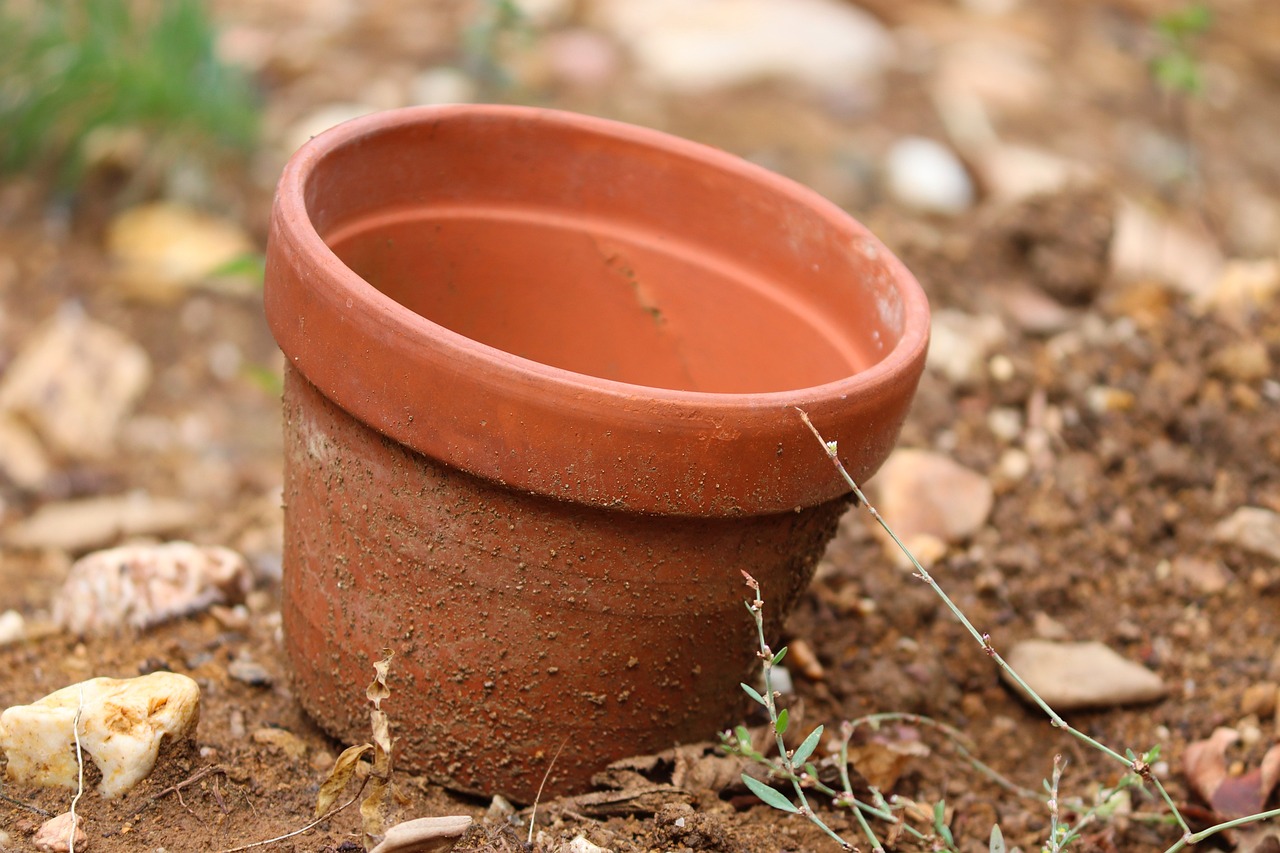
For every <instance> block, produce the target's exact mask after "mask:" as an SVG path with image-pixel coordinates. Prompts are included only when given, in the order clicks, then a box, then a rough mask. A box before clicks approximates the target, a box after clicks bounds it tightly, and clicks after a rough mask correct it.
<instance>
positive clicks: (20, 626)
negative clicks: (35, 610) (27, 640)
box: [0, 610, 27, 646]
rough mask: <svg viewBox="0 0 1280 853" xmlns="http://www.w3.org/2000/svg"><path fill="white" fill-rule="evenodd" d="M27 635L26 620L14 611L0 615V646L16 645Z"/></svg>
mask: <svg viewBox="0 0 1280 853" xmlns="http://www.w3.org/2000/svg"><path fill="white" fill-rule="evenodd" d="M26 635H27V620H25V619H23V618H22V614H21V613H19V612H18V611H16V610H6V611H5V612H3V613H0V646H7V645H9V644H10V643H16V642H18V640H21V639H22V638H23V637H25V636H26Z"/></svg>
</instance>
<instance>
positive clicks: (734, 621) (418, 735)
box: [283, 369, 848, 802]
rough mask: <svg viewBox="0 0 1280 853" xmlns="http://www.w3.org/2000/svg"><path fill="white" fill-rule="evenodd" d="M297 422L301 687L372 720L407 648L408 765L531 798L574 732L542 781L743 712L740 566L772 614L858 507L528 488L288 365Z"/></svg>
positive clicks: (318, 710) (397, 704) (576, 773)
mask: <svg viewBox="0 0 1280 853" xmlns="http://www.w3.org/2000/svg"><path fill="white" fill-rule="evenodd" d="M285 439H286V447H285V453H286V465H285V471H286V481H285V502H286V509H287V511H286V514H285V540H286V541H285V548H284V554H285V565H284V571H285V573H286V576H287V577H290V578H291V580H290V582H289V583H288V584H286V585H285V597H284V604H283V618H284V630H285V636H286V637H287V642H288V644H289V646H290V651H291V657H292V660H293V669H294V678H295V681H296V684H295V687H296V694H297V696H298V698H299V701H300V702H301V703H302V704H303V706H304V708H305V709H306V710H307V711H308V713H310V714H311V715H312V716H313V717H314V718H315V719H316V720H317V721H318V722H319V723H320V724H321V725H322V726H323V727H324V728H325V729H327V730H328V731H329V732H330V733H332V734H334V735H335V736H336V737H338V738H339V739H341V740H342V741H343V742H346V743H357V742H360V741H362V740H366V739H367V738H368V733H369V708H368V704H367V703H366V702H365V701H364V700H363V695H364V694H363V688H364V684H365V683H367V681H368V680H369V679H370V678H372V675H373V663H374V662H375V661H376V660H378V659H379V658H381V657H382V655H383V649H391V650H394V651H395V652H396V657H395V660H394V662H393V663H392V665H391V673H390V679H389V686H390V690H391V696H390V698H389V699H387V700H385V701H384V702H383V708H384V709H385V710H386V711H387V712H388V713H389V715H390V717H391V720H392V722H393V726H394V727H395V728H394V732H395V735H396V738H397V739H396V746H395V762H396V766H397V767H401V768H411V769H413V770H417V771H419V772H422V773H423V774H425V775H426V776H427V777H428V778H430V779H431V780H432V781H434V782H437V783H439V784H443V785H446V786H449V787H452V788H455V789H460V790H465V791H472V792H476V793H483V794H485V795H492V794H495V793H501V794H504V795H505V796H507V797H509V798H511V799H513V800H515V801H517V802H530V801H532V800H533V799H534V797H535V795H536V793H537V791H538V787H539V784H540V783H541V781H542V778H543V774H544V773H545V772H546V771H547V767H548V764H549V763H550V762H551V759H552V756H554V755H555V754H556V751H557V750H558V749H560V747H561V745H562V743H563V750H562V752H561V753H560V755H559V757H558V758H557V759H556V761H555V764H554V767H553V768H552V770H551V774H550V777H549V778H548V779H547V784H546V790H545V791H544V796H554V795H558V794H564V793H571V792H576V791H581V790H583V789H585V788H587V787H588V786H589V783H590V779H591V776H592V775H593V774H594V773H596V772H597V771H599V770H601V769H602V768H603V767H604V766H605V765H606V764H608V763H609V762H611V761H614V760H617V759H619V758H623V757H626V756H629V755H637V754H644V753H649V752H656V751H661V750H663V749H668V748H670V747H671V746H673V745H675V744H677V743H689V742H695V741H699V740H704V739H707V738H708V737H711V736H712V735H713V733H714V732H715V731H716V730H718V729H720V728H722V727H724V726H726V725H728V724H731V723H734V722H736V721H737V716H736V714H737V713H738V712H740V711H741V709H742V707H743V703H742V701H741V690H740V689H739V687H738V682H739V681H743V680H749V679H750V674H749V673H750V671H751V670H752V669H753V668H754V666H755V650H756V648H757V645H756V644H757V640H756V637H755V627H754V623H753V622H752V620H751V618H750V616H749V615H748V614H747V612H746V610H745V607H744V606H743V602H744V601H746V600H747V599H748V598H750V597H751V596H750V593H749V591H748V590H747V588H746V586H745V584H744V581H743V578H742V575H741V573H740V570H745V571H748V572H750V573H751V574H752V575H753V576H755V577H756V578H757V579H758V580H759V581H760V582H761V584H762V585H763V587H764V594H765V597H766V599H767V601H768V608H767V611H766V612H767V614H768V615H769V616H770V617H771V618H770V619H769V623H768V624H767V625H766V629H767V630H768V631H770V632H772V633H774V634H776V632H777V630H778V628H779V627H780V626H779V624H778V620H779V619H780V614H785V613H786V612H788V611H789V609H790V608H791V606H792V605H793V604H794V602H795V600H796V598H797V597H798V595H799V594H800V592H801V591H802V590H803V589H804V588H805V586H806V585H807V584H808V582H809V579H810V577H811V575H812V572H813V567H814V565H815V564H816V562H817V560H818V558H819V557H820V556H821V554H822V551H823V548H824V546H825V545H826V543H827V542H828V541H829V539H830V538H831V537H832V536H833V535H834V533H835V528H836V525H837V523H838V520H839V517H840V515H841V513H842V512H843V510H844V509H845V508H846V507H847V506H848V501H847V500H845V499H837V500H833V501H828V502H825V503H822V504H819V505H817V506H814V507H810V508H807V509H803V510H798V511H788V512H783V513H776V514H770V515H764V516H752V517H739V518H732V517H730V518H689V517H680V516H657V515H642V514H634V513H626V512H621V511H617V510H611V509H603V508H597V507H590V506H584V505H581V504H574V503H568V502H561V501H556V500H553V499H550V498H546V497H541V496H537V495H532V494H525V493H521V492H517V491H512V490H509V489H506V488H504V487H503V486H501V485H500V484H496V483H492V482H489V481H486V480H482V479H480V478H477V477H474V476H472V475H470V474H467V473H464V472H461V471H459V470H457V469H456V468H450V467H446V466H444V465H442V464H440V463H439V462H436V461H434V460H432V459H430V458H428V457H427V456H425V455H422V454H419V453H417V452H415V451H413V450H410V449H408V448H406V447H405V446H403V445H401V444H399V443H397V442H395V441H393V440H391V439H388V438H386V437H385V436H383V435H382V434H380V433H379V432H377V431H375V430H373V429H371V428H369V427H368V426H366V425H365V424H363V423H361V422H360V421H358V420H356V419H355V418H353V417H351V416H350V415H349V414H347V413H346V412H344V411H343V410H342V409H340V408H339V407H337V406H336V405H334V404H333V403H332V402H330V401H329V400H328V399H327V398H326V397H325V396H324V395H322V394H321V393H319V392H318V391H317V390H316V388H315V387H314V386H313V385H311V383H309V382H308V381H307V380H306V379H305V378H303V377H302V376H301V375H300V374H298V373H297V372H296V371H294V370H292V369H290V370H289V371H288V373H287V376H286V382H285ZM531 464H536V460H532V461H531ZM620 464H625V463H620ZM356 680H359V683H356Z"/></svg>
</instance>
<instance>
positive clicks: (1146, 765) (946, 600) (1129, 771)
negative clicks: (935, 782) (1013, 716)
mask: <svg viewBox="0 0 1280 853" xmlns="http://www.w3.org/2000/svg"><path fill="white" fill-rule="evenodd" d="M796 411H797V412H798V413H799V415H800V419H801V420H802V421H803V422H804V424H805V426H806V427H808V429H809V431H810V432H811V433H813V436H814V438H815V439H817V441H818V443H819V444H820V445H821V446H822V448H823V449H824V451H825V452H826V454H827V457H828V459H830V460H831V463H832V465H833V466H834V467H835V469H836V470H837V471H838V472H839V474H840V476H841V478H842V479H843V480H844V482H845V484H846V485H848V487H849V489H850V490H851V491H852V492H853V494H854V496H855V497H856V498H857V499H858V501H859V502H860V503H861V505H862V506H864V507H866V509H867V512H868V513H870V514H871V517H872V518H873V519H875V521H876V523H877V524H878V525H879V526H880V528H881V529H882V530H884V532H885V533H886V534H887V535H888V536H889V538H890V539H892V540H893V542H894V544H895V545H896V546H897V547H898V549H899V550H901V551H902V553H903V555H905V556H906V557H907V559H908V560H909V561H910V563H911V566H912V568H913V569H914V577H916V578H917V579H918V580H921V581H923V582H924V583H926V584H928V585H929V587H930V588H931V589H932V590H933V591H934V593H935V594H936V595H937V596H938V598H939V599H941V600H942V602H943V604H945V605H946V606H947V609H948V610H950V611H951V613H952V615H953V616H955V618H956V619H957V620H958V621H959V622H960V624H961V625H963V626H964V628H965V630H966V631H968V633H969V634H970V636H972V637H973V638H974V640H975V641H976V642H977V643H978V644H979V645H980V646H981V647H982V650H983V652H984V653H985V654H986V655H987V656H988V657H990V658H991V659H992V660H993V661H994V662H995V664H996V665H997V666H999V667H1000V668H1001V669H1002V670H1003V671H1004V672H1005V673H1006V674H1007V675H1008V676H1009V678H1010V679H1012V680H1013V682H1014V683H1015V684H1017V685H1018V686H1019V687H1020V688H1021V689H1022V690H1023V691H1025V693H1026V695H1027V696H1028V697H1029V698H1030V699H1031V700H1032V702H1034V703H1035V704H1036V706H1038V707H1039V708H1040V709H1041V710H1042V711H1043V712H1044V713H1045V714H1046V715H1047V716H1048V717H1049V720H1050V722H1051V723H1052V724H1053V725H1054V726H1055V727H1056V728H1060V729H1062V730H1063V731H1065V732H1066V733H1067V734H1069V735H1071V736H1072V737H1074V738H1076V739H1078V740H1080V741H1082V742H1084V743H1085V744H1087V745H1088V746H1090V747H1092V748H1093V749H1095V750H1097V751H1098V752H1100V753H1102V754H1103V755H1105V756H1107V757H1108V758H1110V759H1112V760H1113V761H1116V762H1118V763H1120V764H1122V765H1123V766H1124V767H1125V769H1126V774H1125V776H1124V777H1123V778H1122V779H1121V781H1120V783H1119V784H1118V785H1117V786H1116V787H1115V788H1113V789H1111V791H1110V792H1104V793H1103V795H1102V796H1101V797H1100V798H1099V803H1098V804H1097V806H1095V808H1094V809H1093V810H1092V811H1089V812H1086V814H1085V815H1084V816H1083V817H1082V819H1081V821H1080V822H1078V823H1077V824H1076V827H1075V831H1073V829H1072V828H1071V827H1069V826H1066V825H1065V824H1063V823H1062V822H1061V819H1060V814H1059V812H1058V811H1057V810H1058V807H1059V804H1058V799H1057V789H1058V782H1059V780H1060V777H1061V772H1062V766H1061V763H1060V762H1055V766H1054V775H1053V781H1052V782H1049V783H1046V788H1047V790H1048V792H1049V808H1050V820H1051V830H1050V835H1051V838H1050V841H1049V842H1048V843H1047V844H1046V846H1045V848H1044V849H1045V851H1046V853H1057V851H1060V850H1062V849H1063V848H1064V847H1065V846H1066V844H1068V843H1070V842H1071V841H1072V840H1074V839H1075V838H1076V837H1078V829H1079V828H1080V827H1081V826H1082V825H1083V822H1084V821H1085V820H1092V819H1093V818H1094V817H1095V816H1099V815H1102V814H1105V813H1106V809H1107V804H1108V803H1110V802H1111V801H1112V800H1113V799H1114V797H1115V795H1116V794H1117V793H1118V792H1119V791H1120V790H1122V789H1123V788H1127V787H1143V786H1145V785H1147V784H1149V785H1151V786H1152V788H1154V789H1155V791H1156V793H1157V794H1158V796H1159V798H1160V799H1161V800H1162V801H1163V802H1164V803H1165V805H1166V806H1167V807H1168V809H1169V813H1170V815H1171V816H1172V817H1173V819H1174V820H1175V821H1176V823H1177V825H1178V827H1179V828H1180V829H1181V830H1182V837H1181V838H1179V839H1178V840H1177V841H1176V842H1175V843H1174V844H1173V845H1172V846H1170V847H1169V848H1168V849H1167V850H1165V853H1178V851H1180V850H1183V849H1185V848H1186V847H1188V846H1191V845H1194V844H1197V843H1199V842H1201V841H1203V840H1205V839H1206V838H1209V837H1211V836H1214V835H1217V834H1218V833H1220V832H1223V831H1225V830H1228V829H1232V828H1234V827H1237V826H1243V825H1245V824H1249V823H1256V822H1258V821H1263V820H1269V819H1271V818H1274V817H1280V809H1271V810H1269V811H1264V812H1258V813H1256V814H1252V815H1247V816H1245V817H1241V818H1237V819H1235V820H1229V821H1224V822H1222V823H1219V824H1215V825H1214V826H1211V827H1209V828H1208V829H1203V830H1201V831H1199V832H1192V831H1191V827H1190V826H1189V825H1188V824H1187V821H1186V818H1185V817H1183V815H1182V812H1181V811H1180V810H1179V809H1178V807H1177V805H1176V804H1175V803H1174V801H1173V798H1172V797H1171V796H1170V795H1169V792H1168V791H1166V790H1165V787H1164V785H1163V784H1161V782H1160V780H1159V779H1157V778H1156V776H1155V774H1154V773H1153V772H1152V770H1151V765H1152V764H1153V763H1154V762H1155V760H1156V758H1157V757H1158V756H1159V754H1160V751H1159V747H1158V746H1156V747H1153V748H1152V749H1150V750H1148V751H1147V752H1145V753H1143V754H1142V755H1136V754H1135V753H1134V752H1133V750H1131V749H1126V750H1125V751H1124V754H1123V755H1122V754H1121V753H1119V752H1117V751H1116V750H1114V749H1112V748H1111V747H1109V746H1107V745H1106V744H1103V743H1101V742H1100V741H1098V740H1096V739H1095V738H1092V737H1090V736H1089V735H1087V734H1085V733H1084V732H1082V731H1080V730H1079V729H1076V728H1074V727H1073V726H1071V725H1069V724H1068V723H1067V721H1066V720H1064V719H1063V718H1062V716H1061V715H1059V714H1058V712H1057V711H1055V710H1054V709H1053V708H1051V707H1050V706H1049V704H1048V703H1047V702H1045V701H1044V699H1042V698H1041V697H1040V695H1039V694H1038V693H1036V691H1035V690H1033V689H1032V688H1031V686H1030V685H1028V684H1027V683H1026V681H1024V680H1023V678H1022V676H1020V675H1019V674H1018V673H1017V672H1015V671H1014V669H1013V667H1011V666H1009V664H1008V662H1006V661H1005V659H1004V658H1003V657H1002V656H1001V655H1000V653H999V652H998V651H997V650H996V648H995V646H994V645H993V644H992V642H991V637H990V635H988V634H985V633H983V632H981V631H979V630H978V629H977V628H976V627H974V625H973V623H972V622H971V621H970V620H969V618H968V617H967V616H965V614H964V612H963V611H961V610H960V607H959V606H958V605H957V604H956V603H955V602H954V601H952V599H951V597H950V596H948V595H947V593H946V592H945V591H944V590H943V589H942V587H941V586H939V584H938V582H937V581H936V580H935V579H934V577H933V576H932V575H931V574H930V573H929V571H928V570H927V569H926V568H925V567H924V566H923V565H921V564H920V561H919V560H917V559H916V558H915V556H914V555H913V554H912V553H911V551H910V550H909V549H908V548H907V546H906V545H905V544H903V542H902V540H901V539H899V538H898V536H897V534H896V533H894V532H893V529H892V528H891V527H890V526H889V525H888V523H887V522H885V520H884V519H883V518H882V517H881V515H880V513H879V512H878V511H877V510H876V508H875V507H874V506H872V504H871V502H870V501H868V500H867V496H866V495H865V494H864V493H863V491H862V489H861V488H859V486H858V484H857V483H856V482H855V481H854V479H853V477H851V476H850V475H849V472H848V471H847V470H846V469H845V467H844V463H843V462H841V461H840V457H839V454H838V452H837V451H838V446H837V444H836V442H834V441H827V440H826V439H824V438H823V437H822V434H821V433H820V432H818V429H817V427H815V426H814V425H813V422H812V421H811V420H810V419H809V416H808V414H807V413H805V412H804V411H803V410H801V409H798V408H797V409H796ZM756 598H757V601H758V600H759V594H758V592H757V596H756ZM757 619H758V617H757ZM757 624H761V623H760V622H759V621H758V622H757ZM763 642H764V639H763V633H762V634H761V643H763ZM766 687H767V684H766ZM770 717H771V719H773V718H774V717H775V714H774V712H771V714H770ZM779 743H781V738H779ZM843 757H844V756H842V759H843ZM749 787H750V786H749ZM752 790H755V789H754V788H752ZM774 793H775V794H777V792H776V791H775V792H774ZM779 796H781V795H779ZM766 802H767V801H766ZM771 805H772V803H771ZM998 836H999V833H998V832H993V833H992V838H991V842H990V843H991V849H992V851H995V850H997V844H998V846H999V849H1003V846H1004V841H1003V838H999V837H998ZM842 843H844V842H843V841H842ZM846 849H847V848H846Z"/></svg>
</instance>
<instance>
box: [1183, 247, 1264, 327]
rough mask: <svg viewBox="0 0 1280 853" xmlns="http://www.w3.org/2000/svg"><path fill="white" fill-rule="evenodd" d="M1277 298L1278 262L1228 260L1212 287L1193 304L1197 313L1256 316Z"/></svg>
mask: <svg viewBox="0 0 1280 853" xmlns="http://www.w3.org/2000/svg"><path fill="white" fill-rule="evenodd" d="M1278 296H1280V262H1278V261H1276V260H1273V259H1270V258H1268V259H1263V260H1229V261H1227V262H1226V263H1225V264H1224V265H1223V267H1222V272H1221V274H1220V275H1219V276H1218V278H1217V279H1216V280H1215V281H1214V282H1213V286H1212V287H1211V288H1210V289H1209V290H1208V292H1206V293H1204V294H1203V295H1202V297H1201V298H1200V299H1199V300H1198V301H1197V303H1196V307H1197V309H1199V310H1201V311H1215V312H1217V313H1219V314H1222V315H1227V316H1236V317H1238V316H1242V315H1245V316H1247V315H1249V314H1252V313H1256V312H1258V311H1259V310H1261V309H1262V308H1264V307H1265V306H1266V305H1268V304H1270V303H1271V302H1274V301H1275V300H1276V298H1277V297H1278Z"/></svg>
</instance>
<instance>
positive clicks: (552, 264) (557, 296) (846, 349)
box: [309, 120, 905, 393]
mask: <svg viewBox="0 0 1280 853" xmlns="http://www.w3.org/2000/svg"><path fill="white" fill-rule="evenodd" d="M446 124H447V123H446ZM531 124H532V125H537V124H539V123H536V122H535V123H529V122H526V123H523V124H520V123H517V126H516V127H507V128H502V127H495V126H493V125H492V124H491V123H485V122H479V121H475V120H472V121H471V122H470V126H465V127H452V126H449V127H443V128H439V127H438V128H435V132H434V133H432V134H431V135H430V136H429V137H424V136H423V135H422V134H414V133H412V132H411V131H405V130H401V131H399V132H389V133H391V135H395V136H398V137H400V138H399V139H392V138H389V137H388V136H387V134H384V135H383V136H382V137H379V138H377V139H375V140H371V141H368V140H366V141H365V144H364V145H362V146H361V149H362V150H361V151H360V152H359V153H360V155H361V156H362V157H363V158H365V161H366V162H367V161H372V162H375V163H376V162H381V163H382V165H383V166H384V167H385V168H384V169H383V173H384V174H386V175H389V176H392V177H393V181H388V180H386V179H385V178H379V177H377V176H375V175H372V174H371V173H370V170H369V169H368V167H367V166H365V167H363V168H355V162H354V155H353V154H352V152H350V151H347V150H343V149H340V150H338V151H337V152H334V153H332V154H331V155H330V159H331V160H334V161H335V162H334V163H333V164H326V165H334V166H335V168H332V169H329V168H320V169H318V170H317V172H316V175H315V176H314V178H313V186H312V190H313V192H311V193H309V195H310V197H311V199H312V200H315V203H313V204H312V205H311V206H312V208H313V220H315V222H316V225H317V229H318V230H319V231H320V233H321V236H322V237H323V239H324V240H325V242H326V243H327V244H328V245H329V247H330V248H331V249H332V250H333V251H334V253H335V254H337V256H338V257H339V258H340V259H341V260H342V261H343V263H345V264H346V265H347V266H348V267H349V268H350V269H351V270H353V271H354V272H355V273H356V274H358V275H359V276H360V278H362V279H363V280H364V281H365V282H367V283H368V284H369V285H372V286H373V287H374V288H376V289H377V290H378V291H381V292H382V293H383V294H385V295H386V296H388V297H390V298H392V299H394V300H395V301H396V302H398V303H399V304H400V305H402V306H404V307H405V308H408V309H409V310H410V311H412V312H414V313H416V314H418V315H420V316H421V317H423V318H425V319H427V320H429V321H431V323H434V324H437V325H439V326H442V327H444V328H446V329H449V330H451V331H453V332H456V333H457V334H459V335H463V336H465V337H467V338H470V339H472V340H474V341H478V342H480V343H482V344H486V345H488V346H491V347H494V348H496V349H499V350H502V351H504V352H507V353H510V354H513V355H517V356H521V357H523V358H526V359H530V360H533V361H535V362H540V363H542V364H545V365H550V366H553V367H557V368H562V369H565V370H569V371H573V372H576V373H581V374H588V375H591V376H595V377H599V378H603V379H609V380H616V381H621V382H627V383H632V384H636V385H643V386H650V387H658V388H668V389H674V390H681V391H702V392H730V393H762V392H771V391H787V390H793V389H800V388H808V387H811V386H816V385H822V384H825V383H828V382H833V381H836V380H840V379H843V378H845V377H848V376H850V375H853V374H856V373H858V372H860V371H863V370H865V369H867V368H868V367H869V366H871V365H873V364H875V363H877V362H878V361H880V360H881V359H883V358H884V357H885V356H886V355H887V354H888V353H889V352H890V351H891V350H892V348H893V347H894V345H895V344H896V343H897V341H898V340H899V338H901V337H902V335H903V324H904V320H903V316H904V313H905V312H904V309H903V304H902V298H901V294H900V292H899V291H898V289H897V285H896V281H895V277H896V270H890V269H887V268H886V265H887V264H889V263H896V262H894V261H892V259H891V258H890V256H889V255H888V253H887V252H886V251H884V250H883V249H882V248H880V247H879V244H878V243H876V242H875V241H874V240H873V239H872V238H871V237H870V236H869V235H867V234H866V232H865V231H863V230H862V229H861V226H858V225H857V223H855V222H853V220H851V219H849V218H848V217H847V216H845V215H844V214H843V213H842V212H841V211H839V210H838V209H837V208H835V207H834V206H832V205H830V204H828V203H826V202H824V201H822V200H821V199H820V198H819V197H817V196H816V195H814V194H812V193H810V192H809V191H807V190H803V189H802V188H800V187H798V186H796V185H794V184H791V183H790V182H788V181H785V180H783V179H781V178H777V177H776V176H773V175H771V174H769V173H767V172H765V171H764V170H762V169H757V168H756V167H753V166H748V165H747V164H745V163H742V162H741V161H738V160H737V159H736V158H732V157H730V156H729V155H726V154H723V153H721V152H716V151H713V150H712V149H704V148H702V147H701V146H694V145H692V144H689V143H683V142H678V141H674V140H673V141H672V143H671V144H672V147H673V148H674V149H675V150H674V151H672V150H665V149H664V148H663V147H662V146H663V144H664V140H667V139H669V138H667V137H663V136H661V135H659V134H646V138H644V139H642V140H641V141H639V142H637V140H635V139H630V138H625V137H623V138H614V137H611V136H609V135H608V134H602V133H600V132H598V131H596V132H588V131H585V130H584V129H583V128H566V127H562V126H558V125H554V124H550V125H547V126H541V127H531V126H530V125H531ZM601 124H604V123H601ZM393 142H398V143H399V144H398V145H393V144H392V143H393ZM655 142H656V143H657V144H655ZM370 143H372V144H373V145H374V146H375V147H378V148H381V149H382V151H381V152H380V153H375V152H371V151H369V150H367V149H368V148H369V147H370ZM691 155H692V156H691ZM375 158H380V159H375ZM342 161H352V162H347V163H345V164H344V163H342ZM339 165H343V166H344V168H336V167H337V166H339ZM320 199H323V200H324V203H323V205H321V204H319V203H318V200H320ZM371 199H373V201H371ZM348 200H349V201H348Z"/></svg>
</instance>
